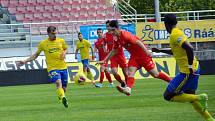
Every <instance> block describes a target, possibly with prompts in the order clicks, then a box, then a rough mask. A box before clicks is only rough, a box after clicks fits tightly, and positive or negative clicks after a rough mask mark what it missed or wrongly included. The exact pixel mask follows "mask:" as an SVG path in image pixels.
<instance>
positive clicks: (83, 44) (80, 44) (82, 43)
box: [75, 32, 95, 84]
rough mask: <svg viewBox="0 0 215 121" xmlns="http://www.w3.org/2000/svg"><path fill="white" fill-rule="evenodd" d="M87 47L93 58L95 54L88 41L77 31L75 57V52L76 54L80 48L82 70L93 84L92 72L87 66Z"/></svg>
mask: <svg viewBox="0 0 215 121" xmlns="http://www.w3.org/2000/svg"><path fill="white" fill-rule="evenodd" d="M89 48H90V49H91V52H92V58H94V57H95V56H94V52H93V48H92V46H91V44H90V42H89V41H88V40H86V39H83V36H82V34H81V33H80V32H79V33H78V41H77V43H76V51H75V59H77V54H78V51H79V50H80V55H81V62H82V64H83V72H84V74H85V75H86V76H87V77H88V78H89V79H90V80H91V81H92V83H93V84H95V81H94V77H93V74H92V72H91V71H90V68H89V60H90V51H89Z"/></svg>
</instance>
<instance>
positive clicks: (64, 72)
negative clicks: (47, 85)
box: [60, 69, 69, 108]
mask: <svg viewBox="0 0 215 121" xmlns="http://www.w3.org/2000/svg"><path fill="white" fill-rule="evenodd" d="M60 74H61V82H62V87H63V90H64V93H66V88H67V84H68V71H67V69H64V70H60ZM62 103H63V105H64V106H65V107H66V108H67V107H68V106H69V105H68V101H67V98H66V96H65V94H64V97H63V98H62Z"/></svg>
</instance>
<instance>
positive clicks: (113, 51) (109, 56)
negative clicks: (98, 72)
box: [96, 49, 116, 65]
mask: <svg viewBox="0 0 215 121" xmlns="http://www.w3.org/2000/svg"><path fill="white" fill-rule="evenodd" d="M115 54H116V49H112V50H111V51H110V53H109V54H108V55H107V56H106V58H105V59H104V60H102V61H98V62H97V63H96V65H98V64H100V65H102V64H104V63H107V62H108V61H109V60H110V58H111V57H113V56H114V55H115Z"/></svg>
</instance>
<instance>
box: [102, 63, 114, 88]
mask: <svg viewBox="0 0 215 121" xmlns="http://www.w3.org/2000/svg"><path fill="white" fill-rule="evenodd" d="M104 72H105V76H106V78H107V80H108V82H109V87H114V84H113V81H112V79H111V76H110V72H109V71H108V64H107V63H106V64H105V65H104Z"/></svg>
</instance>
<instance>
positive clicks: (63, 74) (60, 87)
mask: <svg viewBox="0 0 215 121" xmlns="http://www.w3.org/2000/svg"><path fill="white" fill-rule="evenodd" d="M47 33H48V38H47V39H45V40H43V41H41V42H40V43H39V46H38V49H37V51H36V53H34V54H33V55H32V56H30V57H29V58H27V59H26V60H22V61H18V62H17V64H18V65H19V66H22V65H24V64H26V63H27V62H30V61H33V60H35V59H36V58H37V57H38V56H39V54H40V53H41V52H42V51H43V52H44V54H45V57H46V63H47V70H48V73H49V76H50V79H51V82H52V83H55V84H56V87H57V95H58V99H59V101H61V102H62V103H63V105H64V106H65V107H66V108H68V101H67V99H66V97H65V92H66V87H67V83H68V72H67V66H66V62H65V61H64V58H65V56H66V52H67V44H66V43H65V41H64V40H63V39H61V38H57V37H56V27H54V26H49V27H48V28H47Z"/></svg>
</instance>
